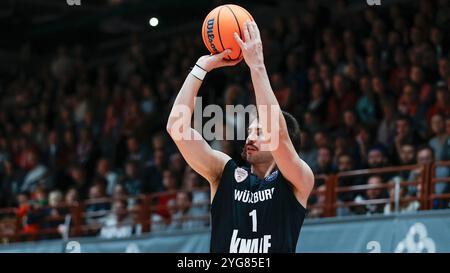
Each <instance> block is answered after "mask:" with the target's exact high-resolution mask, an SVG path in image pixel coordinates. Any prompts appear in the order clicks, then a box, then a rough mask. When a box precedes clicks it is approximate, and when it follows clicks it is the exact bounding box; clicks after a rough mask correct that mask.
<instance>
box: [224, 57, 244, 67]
mask: <svg viewBox="0 0 450 273" xmlns="http://www.w3.org/2000/svg"><path fill="white" fill-rule="evenodd" d="M242 59H243V58H239V59H237V60H233V61H224V62H225V65H226V66H234V65H237V64H238V63H240V62H241V61H242Z"/></svg>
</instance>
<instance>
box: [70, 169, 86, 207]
mask: <svg viewBox="0 0 450 273" xmlns="http://www.w3.org/2000/svg"><path fill="white" fill-rule="evenodd" d="M69 172H70V173H69V175H70V179H71V181H70V184H69V185H68V186H69V187H73V188H75V189H76V190H77V192H78V194H79V196H80V198H81V199H86V197H87V194H88V186H89V184H88V182H87V179H86V172H85V170H84V169H83V168H82V167H81V166H80V165H73V166H72V167H70V170H69Z"/></svg>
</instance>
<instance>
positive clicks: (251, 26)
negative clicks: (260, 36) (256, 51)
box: [247, 21, 256, 40]
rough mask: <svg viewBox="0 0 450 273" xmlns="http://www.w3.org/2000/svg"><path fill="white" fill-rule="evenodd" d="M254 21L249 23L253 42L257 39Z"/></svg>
mask: <svg viewBox="0 0 450 273" xmlns="http://www.w3.org/2000/svg"><path fill="white" fill-rule="evenodd" d="M253 23H254V22H253V21H248V23H247V28H248V32H249V33H250V37H251V39H252V40H254V39H255V38H256V33H255V28H254V26H253Z"/></svg>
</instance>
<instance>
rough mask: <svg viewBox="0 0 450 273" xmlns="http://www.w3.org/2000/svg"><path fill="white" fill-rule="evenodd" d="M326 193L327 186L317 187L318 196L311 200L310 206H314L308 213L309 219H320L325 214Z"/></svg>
mask: <svg viewBox="0 0 450 273" xmlns="http://www.w3.org/2000/svg"><path fill="white" fill-rule="evenodd" d="M325 191H326V186H325V185H320V186H319V187H317V192H316V196H314V197H313V198H310V200H309V201H310V204H309V205H311V206H312V208H311V211H310V212H309V213H308V218H320V217H322V216H323V214H324V210H325V209H324V206H325V194H326V193H325Z"/></svg>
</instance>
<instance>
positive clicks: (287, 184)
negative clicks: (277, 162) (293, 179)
mask: <svg viewBox="0 0 450 273" xmlns="http://www.w3.org/2000/svg"><path fill="white" fill-rule="evenodd" d="M280 175H281V180H282V183H283V184H284V190H285V191H287V192H288V196H290V198H289V199H290V200H291V203H294V206H295V207H296V208H298V209H300V210H302V211H304V212H305V213H306V212H307V211H308V210H307V209H306V208H305V207H304V206H303V205H302V204H301V203H300V202H299V201H298V200H297V197H295V194H294V190H293V187H294V186H292V184H291V183H290V182H289V181H288V180H287V179H286V178H285V177H284V176H283V175H282V174H281V173H280Z"/></svg>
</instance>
